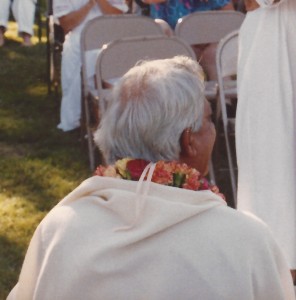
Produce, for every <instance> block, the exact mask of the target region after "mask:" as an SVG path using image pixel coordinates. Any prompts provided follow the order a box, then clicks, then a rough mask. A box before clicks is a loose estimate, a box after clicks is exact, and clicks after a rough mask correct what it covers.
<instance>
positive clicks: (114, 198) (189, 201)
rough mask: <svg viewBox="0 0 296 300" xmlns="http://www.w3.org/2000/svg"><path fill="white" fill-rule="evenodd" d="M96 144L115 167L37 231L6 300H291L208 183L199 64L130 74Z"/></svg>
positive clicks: (142, 68) (174, 63) (178, 63)
mask: <svg viewBox="0 0 296 300" xmlns="http://www.w3.org/2000/svg"><path fill="white" fill-rule="evenodd" d="M95 140H96V142H97V144H98V146H99V147H100V148H101V149H102V151H103V153H104V155H105V159H106V162H107V163H108V164H109V165H107V166H106V165H105V166H99V167H98V168H97V170H96V176H93V177H91V178H89V179H87V180H86V181H85V182H83V183H82V184H81V185H80V186H79V187H78V188H76V189H75V190H74V191H73V192H72V193H70V194H69V195H68V196H67V197H66V198H64V199H63V200H62V201H61V202H60V203H59V204H58V205H57V206H56V207H55V208H53V209H52V211H51V212H49V214H48V215H47V216H46V217H45V219H44V220H43V221H42V222H41V224H40V225H39V226H38V228H37V230H36V232H35V234H34V236H33V239H32V241H31V243H30V246H29V249H28V252H27V255H26V258H25V261H24V265H23V268H22V271H21V275H20V278H19V282H18V284H17V285H16V287H15V288H14V290H13V291H12V292H11V294H10V296H9V297H8V299H21V300H26V299H28V300H29V299H42V300H47V299H50V300H52V299H57V300H66V299H71V300H73V299H77V300H78V299H79V300H80V299H88V300H91V299H95V300H98V299H104V300H115V299H122V300H126V299H129V300H138V299H149V300H151V299H162V300H165V299H167V300H174V299H176V300H180V299H186V300H189V299H202V300H215V299H217V300H218V299H219V300H221V299H222V300H223V299H225V300H226V299H227V300H229V299H240V300H244V299H245V300H250V299H258V300H264V299H266V300H272V299H274V300H280V299H287V300H288V299H294V291H293V285H292V279H291V274H290V272H289V268H288V266H287V264H286V261H285V260H284V258H283V255H282V253H281V251H280V249H279V247H278V245H277V244H276V242H275V241H274V239H273V237H272V235H271V233H270V231H269V230H268V228H267V227H266V225H265V224H264V223H263V222H261V221H260V220H258V219H256V218H254V217H252V216H250V215H245V214H243V213H241V212H237V211H235V210H233V209H231V208H229V207H227V205H226V204H225V201H224V200H223V198H222V197H221V195H220V194H219V192H218V190H217V188H212V189H210V188H209V186H208V185H207V182H206V181H205V179H203V177H202V176H203V175H204V174H205V173H206V172H207V165H208V161H209V158H210V155H211V151H212V147H213V144H214V140H215V129H214V126H213V124H212V122H211V109H210V106H209V104H208V102H206V100H205V98H204V93H203V83H202V80H201V69H200V67H199V65H198V64H197V62H195V61H193V60H191V59H189V58H185V57H175V58H172V59H165V60H156V61H146V62H141V63H140V64H138V65H137V66H135V67H134V68H132V69H131V70H130V71H128V72H127V74H125V75H124V76H123V78H122V79H121V80H120V81H119V82H118V83H116V85H115V87H114V89H113V92H112V99H111V100H110V105H109V107H108V109H107V112H106V114H105V115H104V116H103V119H102V122H101V125H100V128H99V129H98V131H97V133H96V136H95Z"/></svg>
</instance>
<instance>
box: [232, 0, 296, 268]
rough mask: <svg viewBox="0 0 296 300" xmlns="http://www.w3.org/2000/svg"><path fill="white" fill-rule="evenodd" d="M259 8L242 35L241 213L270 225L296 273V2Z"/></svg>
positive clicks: (239, 111) (238, 129)
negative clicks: (248, 214)
mask: <svg viewBox="0 0 296 300" xmlns="http://www.w3.org/2000/svg"><path fill="white" fill-rule="evenodd" d="M258 2H259V3H260V4H261V5H262V4H264V3H265V5H262V7H260V8H258V9H256V10H255V11H252V12H249V13H247V16H246V19H245V21H244V23H243V25H242V27H241V30H240V41H239V48H240V53H239V66H238V107H237V115H236V120H237V121H236V147H237V161H238V209H241V210H247V211H251V212H253V213H254V214H255V215H257V216H259V217H260V218H261V219H263V220H264V221H265V222H266V223H267V224H268V225H269V227H270V228H271V230H272V232H273V233H274V235H275V237H276V239H277V240H278V242H279V244H280V245H281V247H282V249H283V250H284V252H285V255H286V257H287V259H288V261H289V265H290V267H291V269H296V150H295V149H296V125H295V124H296V121H295V120H296V110H295V102H296V39H295V30H296V1H295V0H281V1H280V2H279V3H277V4H270V5H268V6H266V4H267V3H266V1H264V0H260V1H259V0H258ZM263 2H264V3H263Z"/></svg>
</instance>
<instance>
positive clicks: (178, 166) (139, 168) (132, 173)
mask: <svg viewBox="0 0 296 300" xmlns="http://www.w3.org/2000/svg"><path fill="white" fill-rule="evenodd" d="M148 164H149V161H146V160H144V159H132V158H123V159H120V160H118V161H116V163H115V164H114V165H109V166H102V165H100V166H98V167H97V169H96V171H95V173H94V175H97V176H105V177H114V178H121V179H126V180H134V181H138V180H139V179H140V177H141V174H142V173H143V171H144V169H145V167H146V166H147V165H148ZM151 181H152V182H154V183H158V184H163V185H168V186H173V187H178V188H183V189H187V190H193V191H198V190H211V191H212V192H213V193H215V194H217V195H219V196H220V197H222V198H223V199H224V200H225V197H224V195H223V194H221V193H220V192H219V189H218V187H217V186H216V185H211V184H210V183H209V182H208V180H207V179H206V178H204V177H202V176H201V174H200V172H198V171H197V170H196V169H194V168H190V167H189V166H188V165H187V164H184V163H179V162H176V161H169V162H167V161H158V162H157V163H156V165H155V170H154V172H153V175H152V179H151Z"/></svg>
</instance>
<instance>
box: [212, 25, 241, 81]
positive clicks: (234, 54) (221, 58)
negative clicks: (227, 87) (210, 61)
mask: <svg viewBox="0 0 296 300" xmlns="http://www.w3.org/2000/svg"><path fill="white" fill-rule="evenodd" d="M238 34H239V31H238V30H234V31H232V32H230V33H229V34H227V35H226V36H225V37H224V38H222V39H221V41H220V42H219V44H218V47H217V52H216V66H217V73H218V74H217V75H218V81H219V80H221V81H222V80H223V78H224V77H228V76H233V75H236V74H237V61H238Z"/></svg>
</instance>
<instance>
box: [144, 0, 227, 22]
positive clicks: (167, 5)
mask: <svg viewBox="0 0 296 300" xmlns="http://www.w3.org/2000/svg"><path fill="white" fill-rule="evenodd" d="M230 1H231V0H167V1H166V2H164V3H159V4H151V6H150V16H151V17H152V18H153V19H162V20H165V21H166V22H168V23H169V24H170V26H171V27H172V28H175V26H176V24H177V21H178V19H179V18H182V17H184V16H186V15H188V14H190V13H192V12H195V11H206V10H218V9H220V8H222V7H223V6H225V5H226V4H228V3H229V2H230Z"/></svg>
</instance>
